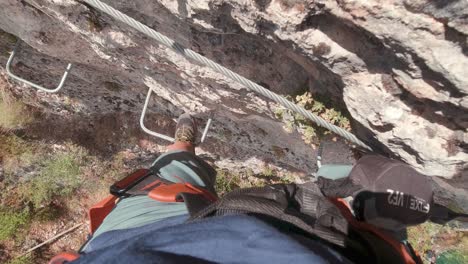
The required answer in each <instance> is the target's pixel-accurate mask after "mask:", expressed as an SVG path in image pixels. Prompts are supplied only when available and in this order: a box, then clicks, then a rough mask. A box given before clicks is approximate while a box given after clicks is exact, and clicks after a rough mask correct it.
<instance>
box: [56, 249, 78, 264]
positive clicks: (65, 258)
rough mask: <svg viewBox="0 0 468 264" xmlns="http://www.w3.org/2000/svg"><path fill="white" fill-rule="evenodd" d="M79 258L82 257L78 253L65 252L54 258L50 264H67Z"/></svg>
mask: <svg viewBox="0 0 468 264" xmlns="http://www.w3.org/2000/svg"><path fill="white" fill-rule="evenodd" d="M79 257H80V255H79V254H78V253H72V252H64V253H60V254H58V255H57V256H55V257H53V258H52V259H51V260H50V261H49V264H63V263H65V262H70V261H73V260H76V259H78V258H79Z"/></svg>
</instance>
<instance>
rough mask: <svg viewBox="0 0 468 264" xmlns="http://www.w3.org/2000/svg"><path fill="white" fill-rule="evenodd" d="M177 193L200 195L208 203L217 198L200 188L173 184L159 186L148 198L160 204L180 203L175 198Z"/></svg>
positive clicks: (185, 184) (186, 184)
mask: <svg viewBox="0 0 468 264" xmlns="http://www.w3.org/2000/svg"><path fill="white" fill-rule="evenodd" d="M179 193H192V194H200V195H202V196H204V197H205V198H206V199H208V200H210V201H216V200H217V198H216V196H214V195H213V194H212V193H210V192H208V191H207V190H204V189H202V188H198V187H195V186H193V185H191V184H190V183H174V184H170V185H161V186H158V187H156V188H154V189H153V190H151V191H150V192H149V193H148V196H149V197H150V198H151V199H153V200H156V201H160V202H182V200H180V199H178V198H177V195H178V194H179Z"/></svg>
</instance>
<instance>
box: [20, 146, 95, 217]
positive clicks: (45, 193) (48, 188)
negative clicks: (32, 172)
mask: <svg viewBox="0 0 468 264" xmlns="http://www.w3.org/2000/svg"><path fill="white" fill-rule="evenodd" d="M85 155H86V152H85V151H84V150H83V149H81V148H78V147H72V148H71V149H70V152H62V153H61V152H59V153H56V154H55V155H53V156H52V157H51V158H50V159H48V160H46V161H44V163H43V167H42V169H41V170H40V172H39V175H37V176H36V177H34V178H33V179H32V180H31V182H30V183H29V184H28V185H27V187H26V188H27V190H25V191H24V193H25V194H26V197H25V199H26V200H28V201H31V202H32V203H33V204H34V206H35V207H36V208H39V207H40V206H41V205H44V204H47V203H50V202H51V201H52V200H53V199H54V198H56V197H66V196H69V195H70V194H71V193H72V192H73V191H75V190H76V189H78V188H79V187H80V186H81V184H82V177H81V166H83V165H84V164H83V163H84V157H85Z"/></svg>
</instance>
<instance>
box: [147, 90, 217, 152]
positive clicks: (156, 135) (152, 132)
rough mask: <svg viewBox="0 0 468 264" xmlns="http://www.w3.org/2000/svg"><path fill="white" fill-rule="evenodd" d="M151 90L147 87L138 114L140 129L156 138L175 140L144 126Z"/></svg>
mask: <svg viewBox="0 0 468 264" xmlns="http://www.w3.org/2000/svg"><path fill="white" fill-rule="evenodd" d="M152 92H153V89H151V88H149V89H148V94H147V95H146V99H145V104H144V106H143V110H142V112H141V116H140V127H141V129H143V131H145V132H146V133H148V134H150V135H152V136H155V137H158V138H161V139H164V140H167V141H169V142H175V139H174V138H172V137H169V136H166V135H163V134H160V133H157V132H154V131H152V130H150V129H148V128H147V127H146V126H145V115H146V110H147V109H148V103H149V100H150V98H151V93H152ZM211 121H212V120H211V118H210V119H208V122H207V123H206V126H205V129H204V130H203V135H202V137H201V140H200V143H203V142H204V141H205V139H206V136H207V134H208V130H209V128H210V125H211Z"/></svg>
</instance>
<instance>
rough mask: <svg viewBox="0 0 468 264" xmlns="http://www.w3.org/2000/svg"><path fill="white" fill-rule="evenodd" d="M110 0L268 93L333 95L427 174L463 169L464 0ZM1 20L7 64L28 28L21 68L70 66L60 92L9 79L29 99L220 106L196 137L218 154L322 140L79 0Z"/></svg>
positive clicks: (76, 107) (172, 110)
mask: <svg viewBox="0 0 468 264" xmlns="http://www.w3.org/2000/svg"><path fill="white" fill-rule="evenodd" d="M103 2H106V3H108V4H109V5H111V6H113V7H114V8H116V9H118V10H120V11H122V12H124V13H126V14H128V15H129V16H131V17H133V18H135V19H137V20H139V21H140V22H142V23H144V24H146V25H148V26H149V27H151V28H154V29H156V30H157V31H160V32H161V33H163V34H165V35H167V36H168V37H170V38H173V39H174V40H176V41H177V42H179V43H180V44H181V45H183V46H186V47H188V48H190V49H192V50H194V51H196V52H198V53H200V54H202V55H204V56H206V57H208V58H210V59H212V60H214V61H216V62H218V63H220V64H222V65H224V66H226V67H228V68H230V69H232V70H234V71H235V72H238V73H239V74H241V75H243V76H245V77H247V78H249V79H251V80H253V81H255V82H257V83H259V84H261V85H263V86H265V87H266V88H268V89H271V90H272V91H274V92H277V93H280V94H283V95H295V94H298V93H300V92H303V91H305V90H310V91H312V92H313V93H321V94H325V95H327V96H329V97H330V98H332V99H333V100H334V101H335V102H337V103H338V104H343V105H344V106H345V107H346V108H347V109H348V111H349V112H350V114H351V116H352V117H353V119H354V120H353V123H354V124H353V126H354V131H355V132H356V133H357V134H358V136H359V137H360V139H361V140H363V141H365V142H367V143H368V144H370V145H372V146H373V147H374V148H375V149H378V150H379V151H382V152H384V153H386V154H389V155H392V156H394V157H396V158H399V159H402V160H404V161H405V162H407V163H409V164H411V165H412V166H414V167H415V168H417V169H418V170H420V171H422V172H423V173H425V174H427V175H430V176H442V177H445V178H454V177H456V178H458V177H466V176H467V175H466V168H467V160H468V154H467V144H468V133H467V127H468V111H467V108H468V97H467V94H468V70H467V69H468V57H467V52H468V48H467V35H468V2H467V1H462V0H460V1H457V0H454V1H438V0H433V1H430V0H412V1H409V0H397V1H377V0H366V1H365V0H357V1H343V0H336V1H320V0H317V1H312V0H304V1H301V0H255V1H251V0H245V1H237V0H236V1H235V0H178V1H173V0H159V1H154V0H151V1H150V0H134V1H124V0H113V1H110V0H105V1H103ZM0 29H1V30H3V32H4V33H2V34H1V37H0V38H1V41H0V62H1V63H2V64H5V63H6V60H7V57H8V52H9V51H10V50H11V49H12V48H13V46H14V43H15V39H14V38H13V37H11V36H10V35H9V34H11V35H14V36H16V37H17V38H19V39H21V40H22V44H21V46H20V49H19V51H18V52H19V54H18V56H17V58H16V59H15V62H14V63H13V71H14V72H15V73H17V74H18V75H20V76H24V77H27V79H29V80H31V81H34V82H37V83H40V84H41V85H44V86H47V87H54V86H56V85H57V82H58V80H59V79H60V75H61V74H62V72H63V70H64V69H65V67H66V64H67V63H68V62H71V63H73V65H74V67H73V69H72V72H71V74H70V77H69V79H68V80H67V82H66V84H65V87H64V88H63V90H61V91H60V92H59V93H58V94H53V95H51V94H45V93H38V92H36V91H34V90H32V89H29V88H27V87H26V86H19V87H17V88H15V93H16V94H17V95H18V96H20V97H22V98H23V99H24V101H25V102H27V103H28V104H31V105H34V106H36V107H40V108H43V109H44V111H49V112H53V113H54V114H57V115H59V116H60V115H62V116H67V115H70V116H74V117H75V118H76V117H77V116H78V117H79V116H82V117H83V118H85V117H87V116H96V115H100V114H102V115H109V114H110V113H116V112H121V113H124V112H125V113H126V112H129V113H132V115H135V116H137V113H138V112H139V111H140V110H141V107H142V105H143V102H144V99H145V95H146V92H147V90H148V88H151V89H153V90H154V91H155V93H156V94H155V96H154V97H153V99H152V101H151V106H150V109H149V111H150V115H151V114H153V115H164V116H166V117H167V118H169V119H170V118H173V117H176V116H177V115H179V114H180V113H182V112H183V111H189V112H192V113H196V116H197V117H198V118H199V119H200V120H201V121H203V120H207V118H208V117H209V116H210V115H211V114H213V115H214V126H213V128H212V132H211V135H210V140H211V143H210V140H209V141H207V145H206V146H204V147H203V146H202V148H204V151H206V152H209V153H215V154H216V155H219V157H217V158H219V159H221V160H223V159H224V162H225V161H230V160H236V161H237V162H239V161H240V162H245V163H246V164H248V163H249V162H250V161H251V160H252V159H261V160H264V161H269V162H273V163H275V164H276V165H278V166H284V167H288V168H294V169H296V170H299V171H303V172H306V173H312V172H313V171H314V170H315V169H316V168H315V165H314V164H315V161H314V160H315V153H316V150H315V149H314V148H313V147H312V146H310V145H308V144H305V143H304V141H303V140H302V138H301V135H299V134H298V133H288V132H286V131H285V130H284V129H283V128H282V123H281V122H280V121H278V120H276V119H275V117H274V109H275V107H276V106H275V105H274V104H272V103H271V102H269V101H268V100H265V99H264V98H259V97H257V96H256V95H254V94H253V93H251V92H249V91H247V90H246V89H244V88H243V87H241V86H240V85H239V84H236V83H234V82H233V81H231V80H230V79H228V78H226V77H224V76H222V75H220V74H218V73H216V72H214V71H212V70H210V69H207V68H205V67H202V66H200V65H197V64H195V63H193V62H191V61H189V60H186V59H185V58H183V57H182V56H181V55H179V54H177V53H175V52H173V51H171V50H169V49H167V48H165V47H162V46H160V45H158V44H157V43H156V42H155V41H153V40H151V39H149V38H148V37H146V36H144V35H142V34H141V33H138V32H136V31H135V30H133V29H131V28H130V27H128V26H126V25H125V24H123V23H120V22H117V21H115V20H114V19H113V18H111V17H109V16H107V15H105V14H103V13H100V12H99V11H96V10H94V9H93V8H91V7H89V6H87V5H85V4H83V2H82V1H75V0H23V1H17V0H2V1H1V2H0ZM2 71H3V69H2ZM137 122H138V120H137V119H136V120H135V126H137V125H138V124H137ZM153 129H157V127H153ZM162 129H163V130H165V129H166V128H165V127H162ZM166 130H167V129H166ZM168 131H169V130H167V131H165V132H168ZM168 134H170V132H168ZM225 163H226V162H225Z"/></svg>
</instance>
